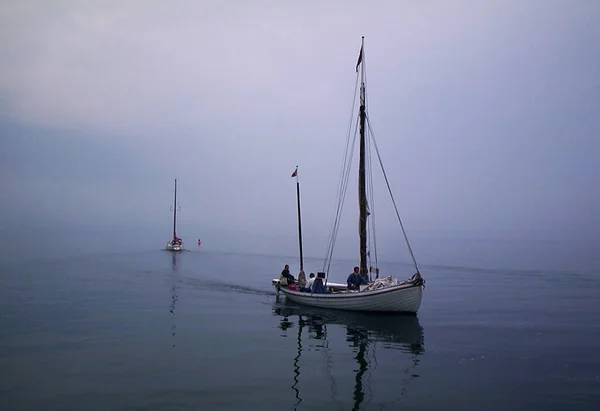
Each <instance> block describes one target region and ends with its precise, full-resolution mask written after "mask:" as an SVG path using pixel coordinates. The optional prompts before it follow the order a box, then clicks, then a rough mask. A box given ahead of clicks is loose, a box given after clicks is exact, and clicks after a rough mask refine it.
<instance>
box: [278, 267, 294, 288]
mask: <svg viewBox="0 0 600 411" xmlns="http://www.w3.org/2000/svg"><path fill="white" fill-rule="evenodd" d="M283 279H285V280H286V282H287V285H292V284H294V282H295V281H294V276H293V275H291V274H290V266H289V265H287V264H286V265H285V267H283V271H282V272H281V276H280V277H279V281H281V280H283Z"/></svg>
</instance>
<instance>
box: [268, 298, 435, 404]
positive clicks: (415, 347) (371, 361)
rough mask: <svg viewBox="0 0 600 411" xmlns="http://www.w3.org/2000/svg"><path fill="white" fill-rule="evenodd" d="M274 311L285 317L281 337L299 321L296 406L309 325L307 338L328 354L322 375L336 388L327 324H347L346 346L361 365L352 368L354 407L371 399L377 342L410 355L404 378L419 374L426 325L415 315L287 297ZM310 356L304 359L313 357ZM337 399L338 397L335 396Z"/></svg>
mask: <svg viewBox="0 0 600 411" xmlns="http://www.w3.org/2000/svg"><path fill="white" fill-rule="evenodd" d="M273 313H274V315H278V316H281V317H282V318H281V320H280V323H279V328H280V329H281V331H282V333H281V336H282V337H287V336H288V331H287V330H288V329H289V328H291V327H293V326H294V324H295V323H296V321H297V324H298V333H297V336H296V347H297V352H296V356H295V357H294V362H293V377H292V380H293V383H292V386H291V388H292V390H293V391H294V397H295V404H294V406H295V407H294V409H296V407H298V405H299V404H300V403H301V402H302V397H301V395H300V388H301V386H302V384H299V382H300V381H301V377H300V366H301V363H302V361H300V358H301V355H302V352H303V350H304V346H303V344H302V337H303V335H304V334H305V333H304V330H305V329H308V330H307V331H308V333H307V334H308V338H311V339H315V340H317V341H319V340H321V342H320V343H318V344H319V345H317V347H318V348H323V349H324V350H325V355H326V356H328V358H327V361H326V369H325V374H327V375H323V378H324V379H331V381H332V384H333V385H332V388H333V387H335V385H336V384H335V382H334V381H333V376H332V375H331V370H330V369H329V366H330V362H331V360H330V356H331V354H332V352H331V349H330V348H329V345H330V343H334V341H328V337H327V326H328V325H337V326H341V327H344V329H345V332H346V336H345V339H346V346H349V347H351V348H352V351H353V352H354V355H353V357H352V358H353V360H354V361H355V363H356V365H357V366H358V367H355V368H354V370H353V372H354V378H353V380H354V388H353V391H352V404H353V406H352V410H360V409H361V407H363V406H366V405H367V403H368V402H369V401H370V399H372V393H370V392H369V391H370V389H369V380H370V376H371V373H373V372H374V371H375V366H376V365H377V359H376V347H377V346H378V345H379V346H383V348H387V349H398V350H400V351H402V352H404V353H405V354H406V355H408V356H409V357H410V360H411V364H410V365H409V366H408V367H407V368H406V369H404V374H405V375H406V376H407V378H406V379H405V380H406V381H403V382H406V383H408V381H409V380H412V379H413V378H415V377H417V376H418V375H417V374H416V373H415V372H414V368H415V367H417V365H418V364H419V356H420V355H422V354H423V353H424V352H425V345H424V335H423V328H422V327H421V325H420V324H419V320H418V319H417V317H416V316H412V315H387V314H370V313H369V314H367V313H356V312H346V311H339V310H326V309H320V308H314V307H305V306H300V305H294V304H293V303H290V302H285V301H284V302H283V303H281V304H278V303H276V304H275V305H274V306H273ZM378 343H380V344H378ZM309 350H310V348H309ZM336 351H338V349H336ZM342 354H343V353H342ZM308 358H310V357H308ZM308 358H307V360H305V362H307V361H310V360H308ZM405 385H406V384H403V387H402V389H401V392H400V396H404V395H405V391H406V386H405ZM337 391H338V390H337V389H335V390H332V395H336V394H337ZM336 402H338V401H337V400H336Z"/></svg>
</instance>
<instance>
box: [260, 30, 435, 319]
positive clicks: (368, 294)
mask: <svg viewBox="0 0 600 411" xmlns="http://www.w3.org/2000/svg"><path fill="white" fill-rule="evenodd" d="M359 67H360V74H359ZM356 72H357V82H358V81H359V80H360V102H359V110H358V118H357V119H356V120H357V126H356V128H358V131H359V134H360V138H359V165H358V200H359V201H358V205H359V229H358V235H359V243H360V253H359V257H360V263H359V266H358V267H357V268H358V271H359V275H360V276H362V278H363V279H364V283H366V284H364V285H359V287H358V289H352V290H350V289H348V288H349V287H348V286H347V284H343V283H332V282H329V281H328V280H329V268H330V266H331V260H332V257H333V250H334V245H335V240H336V237H337V232H338V228H339V222H340V217H341V212H342V209H343V203H344V198H345V193H346V189H347V185H348V177H349V174H350V167H351V164H352V157H353V147H354V146H355V140H356V128H355V133H354V139H351V138H350V135H349V136H348V141H347V143H346V150H345V157H344V163H343V164H344V166H343V167H342V174H341V181H340V187H339V191H338V193H339V197H338V204H337V206H336V215H335V218H334V223H333V227H332V232H331V236H330V240H329V245H328V249H327V255H326V258H325V263H324V264H323V269H322V271H320V272H318V273H317V278H316V279H315V280H314V283H313V286H312V288H310V289H305V288H303V287H298V286H297V285H295V284H291V285H288V284H287V278H284V277H282V278H280V279H274V280H273V281H272V283H273V285H274V286H275V289H276V291H277V295H279V293H280V292H281V293H283V294H284V295H285V297H286V299H289V300H290V301H293V302H295V303H300V304H304V305H309V306H314V307H321V308H331V309H342V310H352V311H378V312H403V313H410V314H416V313H417V311H418V310H419V308H420V306H421V299H422V295H423V290H424V288H425V280H424V279H423V277H422V276H421V273H420V272H419V267H418V265H417V261H416V259H415V256H414V253H413V251H412V248H411V246H410V243H409V241H408V236H407V234H406V231H405V230H404V225H403V224H402V220H401V218H400V214H399V212H398V207H397V206H396V201H395V200H394V196H393V194H392V191H391V188H390V184H389V181H388V178H387V175H386V173H385V170H384V168H383V163H382V161H381V156H380V155H379V149H378V147H377V144H376V142H375V138H374V136H373V132H372V129H371V125H370V122H369V117H368V110H367V107H366V102H367V97H366V86H365V85H366V81H365V80H366V79H365V55H364V37H363V38H362V43H361V48H360V54H359V56H358V62H357V64H356ZM355 97H356V96H355ZM367 129H368V130H367ZM367 131H368V133H367ZM372 148H373V149H374V151H375V152H376V154H377V159H378V160H379V165H380V167H381V171H382V173H383V177H384V179H385V183H386V186H387V189H388V192H389V195H390V198H391V200H392V204H393V206H394V209H395V211H396V217H397V218H398V222H399V223H400V227H401V229H402V233H403V234H404V239H405V241H406V245H407V248H408V252H409V253H410V256H411V258H412V262H413V264H414V268H415V272H414V274H413V275H412V276H411V277H409V278H408V279H406V280H398V279H396V278H394V277H392V276H391V275H390V276H388V277H385V278H379V272H380V270H379V267H377V263H378V261H377V249H376V244H377V242H376V240H375V237H374V234H375V216H374V213H375V211H374V201H373V200H374V198H373V197H374V195H373V194H374V193H373V184H372V174H371V172H370V168H371V163H372V162H371V159H370V154H371V152H372V151H373V150H372ZM292 177H296V187H297V190H296V193H297V202H298V236H299V244H300V272H301V273H303V269H304V267H303V261H302V229H301V226H302V224H301V213H300V183H299V180H298V168H297V167H296V170H295V171H294V173H293V174H292ZM368 196H369V197H368ZM368 225H370V230H369V233H370V235H371V236H372V239H371V238H370V237H369V236H368V235H367V234H368V231H367V226H368ZM371 240H372V241H371ZM368 245H369V247H367V246H368ZM371 245H372V247H371ZM373 274H375V278H373ZM299 276H300V275H299ZM316 285H318V287H315V286H316Z"/></svg>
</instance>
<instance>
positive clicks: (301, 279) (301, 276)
mask: <svg viewBox="0 0 600 411" xmlns="http://www.w3.org/2000/svg"><path fill="white" fill-rule="evenodd" d="M305 285H306V274H304V271H302V270H300V272H299V273H298V286H299V287H304V286H305Z"/></svg>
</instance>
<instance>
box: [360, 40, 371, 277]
mask: <svg viewBox="0 0 600 411" xmlns="http://www.w3.org/2000/svg"><path fill="white" fill-rule="evenodd" d="M364 44H365V38H364V36H363V38H362V43H361V46H360V56H359V64H360V63H361V62H362V64H361V68H360V111H359V115H360V156H359V163H358V207H359V220H358V235H359V238H360V274H361V275H362V276H364V277H365V278H368V276H369V271H368V269H367V187H366V176H365V154H366V140H365V120H366V116H367V114H366V101H365V100H366V99H365V70H364V66H365V62H364V59H363V58H364V56H363V53H364V51H363V48H364Z"/></svg>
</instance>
